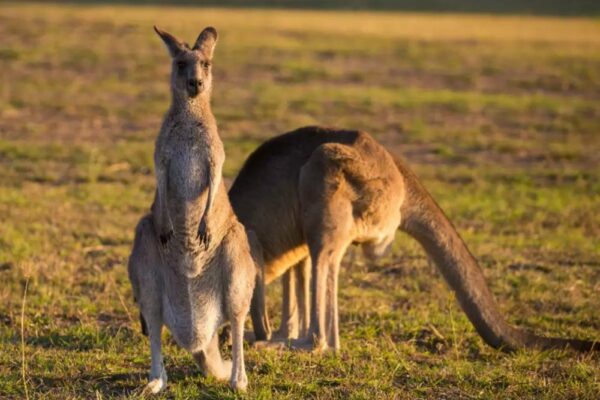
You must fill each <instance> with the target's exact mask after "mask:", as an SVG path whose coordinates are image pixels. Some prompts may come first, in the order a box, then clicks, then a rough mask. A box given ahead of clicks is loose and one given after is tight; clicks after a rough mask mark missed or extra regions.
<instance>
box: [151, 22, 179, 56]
mask: <svg viewBox="0 0 600 400" xmlns="http://www.w3.org/2000/svg"><path fill="white" fill-rule="evenodd" d="M154 30H155V31H156V33H158V36H160V38H161V39H162V40H163V42H165V44H166V45H167V49H168V50H169V53H170V54H171V57H175V56H176V55H178V54H179V53H181V52H182V51H183V50H184V48H185V44H184V43H182V42H180V41H179V40H177V38H176V37H175V36H173V35H171V34H170V33H168V32H165V31H161V30H160V29H158V27H156V25H155V26H154Z"/></svg>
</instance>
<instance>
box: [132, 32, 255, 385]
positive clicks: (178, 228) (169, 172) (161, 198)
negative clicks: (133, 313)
mask: <svg viewBox="0 0 600 400" xmlns="http://www.w3.org/2000/svg"><path fill="white" fill-rule="evenodd" d="M155 30H156V32H157V33H158V34H159V36H160V37H161V38H162V39H163V41H164V42H165V44H166V45H167V48H168V49H169V51H170V53H171V56H172V58H173V72H172V76H171V91H172V100H173V101H172V104H171V107H170V109H169V111H168V112H167V114H166V117H165V120H164V123H163V125H162V129H161V131H160V134H159V137H158V139H157V141H156V152H155V160H156V171H157V191H156V198H155V201H154V204H153V206H152V213H151V215H147V216H145V217H143V218H142V219H141V221H140V222H139V224H138V226H137V228H136V233H135V240H134V245H133V250H132V253H131V256H130V258H129V266H128V270H129V279H130V281H131V285H132V287H133V294H134V296H135V298H136V300H137V302H138V304H139V307H140V312H141V314H140V317H141V321H142V329H143V330H145V331H146V332H147V334H148V336H149V339H150V349H151V356H152V365H151V370H150V383H149V384H148V386H147V387H148V389H149V390H150V391H151V392H153V393H157V392H159V391H160V390H162V389H163V388H164V387H165V385H166V382H167V375H166V372H165V369H164V365H163V362H162V354H161V330H162V325H163V324H164V325H166V326H167V327H168V328H169V329H170V331H171V333H172V335H173V338H174V339H175V341H176V342H177V343H178V344H179V345H180V346H181V347H183V348H185V349H186V350H188V351H190V352H191V353H192V355H193V357H194V359H195V360H196V362H197V363H198V364H199V366H200V368H201V370H202V372H203V373H204V374H210V375H214V376H215V377H216V378H218V379H223V380H226V379H230V383H231V386H232V387H233V388H234V389H238V390H244V389H245V388H246V385H247V378H246V372H245V368H244V356H243V335H244V320H245V318H246V315H247V314H248V310H249V308H250V301H251V298H252V291H253V288H254V282H255V276H256V267H255V264H254V261H253V259H252V256H251V253H250V245H249V243H248V236H247V235H246V232H245V230H244V227H243V226H242V224H240V223H239V222H238V220H237V218H236V216H235V214H234V212H233V209H232V208H231V204H230V203H229V199H228V197H227V192H226V189H225V185H224V184H223V182H222V180H221V165H222V163H223V159H224V154H223V147H222V144H221V141H220V139H219V136H218V134H217V126H216V123H215V119H214V116H213V115H212V113H211V109H210V91H211V65H210V63H211V59H212V54H213V49H214V47H215V43H216V40H217V32H216V31H215V29H214V28H206V29H204V30H203V31H202V33H200V36H199V37H198V40H197V41H196V44H195V45H194V47H193V48H189V47H188V46H187V45H186V44H184V43H181V42H179V41H178V40H177V39H175V37H173V36H172V35H170V34H168V33H166V32H163V31H161V30H159V29H157V28H155ZM208 232H210V236H208ZM202 233H204V237H203V238H201V237H199V236H202ZM226 322H231V327H232V336H233V338H232V339H233V340H232V341H233V350H232V353H233V363H232V362H231V361H224V360H223V359H222V358H221V354H220V352H219V340H218V335H217V334H216V332H217V330H218V329H219V327H220V326H221V325H223V324H224V323H226Z"/></svg>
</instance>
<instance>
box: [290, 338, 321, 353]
mask: <svg viewBox="0 0 600 400" xmlns="http://www.w3.org/2000/svg"><path fill="white" fill-rule="evenodd" d="M289 348H290V349H292V350H297V351H309V352H313V353H324V352H326V351H328V350H330V347H329V346H328V345H327V341H326V340H324V339H323V340H319V339H318V338H317V337H313V336H305V337H302V338H299V339H295V340H291V341H290V344H289Z"/></svg>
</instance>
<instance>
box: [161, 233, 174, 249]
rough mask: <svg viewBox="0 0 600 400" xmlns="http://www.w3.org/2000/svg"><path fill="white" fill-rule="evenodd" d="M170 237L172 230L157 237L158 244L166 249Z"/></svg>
mask: <svg viewBox="0 0 600 400" xmlns="http://www.w3.org/2000/svg"><path fill="white" fill-rule="evenodd" d="M172 236H173V231H172V230H169V231H168V232H163V233H161V234H160V236H159V239H160V244H161V245H162V246H163V248H166V247H167V243H169V241H170V240H171V237H172Z"/></svg>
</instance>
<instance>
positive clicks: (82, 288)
mask: <svg viewBox="0 0 600 400" xmlns="http://www.w3.org/2000/svg"><path fill="white" fill-rule="evenodd" d="M133 3H136V4H134V5H129V6H119V5H115V4H97V3H95V2H87V1H86V2H85V5H75V4H72V3H68V2H66V3H61V4H29V3H23V4H21V3H14V4H5V3H2V4H0V38H1V39H0V71H2V72H1V80H0V282H1V285H0V398H23V397H24V396H25V389H24V382H23V369H22V366H23V362H22V358H21V357H22V353H21V350H22V348H21V322H22V319H21V306H22V300H23V292H24V287H25V284H26V282H28V293H27V300H26V305H25V309H24V316H25V318H24V319H23V333H24V335H23V340H24V359H25V370H24V375H25V383H26V386H27V389H28V395H29V396H30V397H32V398H56V399H64V398H113V397H115V398H128V397H137V396H139V395H140V394H141V390H140V388H141V387H142V386H143V385H144V384H145V383H146V374H147V369H148V367H149V349H148V345H147V340H146V339H145V338H144V337H143V336H142V335H141V334H140V329H139V325H138V322H137V308H136V307H135V305H134V304H133V300H132V296H131V290H130V286H129V282H128V280H127V274H126V268H125V266H126V261H127V256H128V254H129V250H130V247H131V241H132V238H133V229H134V227H135V224H136V222H137V220H138V219H139V218H140V217H141V216H142V215H143V214H144V213H145V212H146V211H147V210H148V208H149V205H150V202H151V200H152V196H153V191H154V176H153V162H152V152H153V147H154V139H155V137H156V135H157V133H158V129H159V126H160V122H161V118H162V115H163V113H164V111H165V110H166V108H167V106H168V102H169V89H168V73H169V68H170V65H169V58H168V55H167V52H166V51H165V49H164V47H163V45H162V43H161V42H160V40H159V39H158V38H157V37H156V35H155V33H154V32H153V30H152V25H154V24H157V25H159V26H160V27H162V28H164V29H166V30H168V31H170V32H172V33H174V34H175V35H177V36H179V37H181V38H185V39H186V40H188V41H190V42H191V41H193V40H194V39H195V38H196V35H197V34H198V33H199V32H200V30H201V29H202V28H203V27H205V26H207V25H214V26H215V27H216V28H217V29H218V30H219V33H220V39H219V44H218V47H217V50H216V55H215V61H214V71H215V74H216V77H215V80H216V81H215V89H214V95H213V98H214V112H215V114H216V117H217V121H218V123H219V129H220V134H221V136H222V138H223V140H224V142H225V145H226V152H227V164H226V169H225V173H226V178H227V179H229V180H231V179H233V178H234V177H235V175H236V173H237V171H238V169H239V168H240V166H241V164H242V163H243V161H244V160H245V158H246V156H247V155H248V154H249V153H250V152H251V151H252V150H253V149H254V148H255V147H256V146H258V145H259V144H260V143H261V142H262V141H263V140H265V139H267V138H269V137H272V136H274V135H275V134H278V133H283V132H286V131H289V130H292V129H294V128H297V127H299V126H303V125H309V124H323V125H330V126H338V127H343V128H354V129H362V130H366V131H368V132H370V133H372V134H373V135H374V136H375V137H376V138H377V139H378V140H380V141H381V142H382V143H383V144H384V145H385V146H386V147H387V148H389V149H390V151H392V152H395V153H396V154H399V155H402V156H404V157H405V158H406V159H408V161H409V162H410V164H411V165H412V166H413V167H414V169H415V170H416V172H417V173H418V175H419V176H420V177H421V178H422V179H423V181H424V182H425V184H426V186H427V187H428V188H429V189H430V190H431V192H432V193H433V195H434V197H435V198H436V199H437V200H438V201H439V203H440V205H441V206H442V208H443V209H444V210H445V211H446V213H447V214H448V215H449V216H450V218H451V220H452V221H453V222H454V223H455V225H456V226H457V228H458V229H459V231H460V232H461V234H462V235H463V237H464V238H465V240H466V242H467V244H468V245H469V247H470V248H471V250H472V251H473V253H474V254H475V255H476V256H477V258H478V259H479V260H480V263H481V266H482V268H484V270H485V274H486V276H487V277H488V281H489V282H490V285H491V287H492V290H493V292H494V293H495V294H496V296H497V297H498V299H499V302H500V303H501V305H502V309H503V311H504V312H506V313H507V314H509V315H510V316H511V317H510V318H509V319H510V320H511V322H514V323H517V324H520V325H523V326H526V327H529V328H531V329H535V330H536V331H538V332H541V333H545V334H552V335H561V336H566V335H570V336H578V337H582V338H590V339H600V314H599V313H598V309H600V295H599V293H600V23H599V20H598V19H597V15H598V6H597V5H596V2H586V1H581V2H557V1H556V2H555V1H549V2H541V1H540V2H538V1H533V2H524V4H523V3H521V2H512V1H509V2H498V4H501V5H498V4H496V3H495V2H487V1H484V2H471V1H466V0H465V1H461V2H458V3H457V4H456V5H454V8H451V7H449V6H447V3H446V2H442V1H428V2H424V3H422V5H421V9H420V10H419V11H423V10H425V11H439V13H432V12H407V11H399V10H393V11H390V10H389V8H394V7H395V8H399V9H400V10H402V9H404V10H413V9H414V7H412V8H411V7H410V4H417V3H416V2H410V1H403V2H399V3H397V4H396V3H395V4H394V7H391V6H389V5H390V4H392V2H389V1H381V2H377V1H376V2H360V1H356V2H350V3H348V4H346V3H345V6H346V8H368V7H372V8H376V9H378V11H376V12H369V11H365V10H360V11H346V10H339V9H336V8H339V7H340V4H342V2H336V1H330V2H326V3H325V5H324V6H323V7H320V8H326V9H324V10H294V9H287V8H286V9H266V8H263V7H262V6H264V5H265V4H263V3H260V2H253V3H251V4H250V5H252V6H256V7H250V8H238V7H233V6H238V5H240V4H241V2H235V1H231V2H228V3H225V4H226V5H229V6H230V7H229V8H220V9H219V8H196V7H192V6H190V5H189V4H188V5H170V6H164V5H163V6H159V5H155V4H151V5H148V4H137V3H144V2H133ZM276 4H277V5H278V6H281V7H294V6H297V5H298V4H299V2H293V1H290V2H286V1H281V2H278V3H276ZM315 4H316V3H315ZM511 4H512V6H511ZM305 5H307V6H312V5H313V3H311V2H309V3H306V4H305ZM402 5H404V6H402ZM428 5H431V7H429V6H428ZM486 5H487V7H488V8H485V7H486ZM434 6H435V7H434ZM436 7H437V8H436ZM511 7H512V8H511ZM453 10H454V11H462V12H464V13H455V12H452V11H453ZM413 11H414V10H413ZM481 12H482V13H484V14H480V13H481ZM492 13H499V14H492ZM564 15H569V17H565V16H564ZM393 250H394V251H393V252H392V254H391V255H390V256H389V257H387V258H384V259H381V260H380V261H378V262H377V263H375V264H372V263H368V262H366V261H365V260H364V259H363V258H362V255H361V254H360V252H359V251H351V252H350V254H349V255H348V257H347V259H346V261H345V263H344V266H343V268H342V272H341V289H340V296H341V297H340V309H341V319H342V322H341V334H342V346H343V350H342V351H341V353H340V354H339V355H337V356H333V355H325V356H314V355H310V354H303V353H291V352H283V353H275V352H264V351H263V352H259V351H256V350H254V349H248V351H247V365H248V373H249V375H248V376H249V380H250V387H249V392H248V394H247V395H246V396H245V397H248V398H307V397H308V398H320V399H334V398H335V399H338V398H339V399H345V398H366V397H369V398H407V399H412V398H494V397H496V398H552V399H561V398H564V399H572V398H582V399H583V398H590V399H591V398H596V396H597V394H598V393H600V358H599V357H598V356H597V355H596V356H591V355H587V356H585V355H583V356H581V355H579V356H578V355H575V354H571V353H568V352H533V351H524V352H519V353H516V354H511V355H506V354H502V353H498V352H496V351H494V350H491V349H489V348H487V347H486V346H485V345H484V344H483V343H482V341H481V340H480V339H479V337H478V336H477V334H476V333H475V332H474V330H473V328H472V327H471V325H470V324H469V323H468V321H467V319H466V318H465V317H464V315H463V314H462V312H461V311H460V309H459V307H458V306H457V304H456V302H455V300H454V297H453V295H452V294H451V292H450V291H449V290H448V289H447V288H446V286H445V284H444V283H443V281H442V279H441V277H440V276H439V275H438V273H437V272H436V271H435V269H434V267H433V266H432V265H430V264H429V262H428V261H427V258H426V257H425V255H424V253H423V252H422V251H421V249H420V248H419V247H418V245H417V244H416V242H414V241H413V240H412V239H410V238H409V237H407V236H404V235H400V234H399V235H398V237H397V240H396V242H395V243H394V249H393ZM269 292H270V301H269V305H270V308H271V314H272V315H274V316H275V317H276V316H278V314H279V308H278V307H279V303H280V299H279V292H280V289H279V285H278V283H275V284H274V285H272V286H271V287H270V288H269ZM275 320H276V318H275ZM165 339H166V340H167V342H169V341H168V335H165ZM165 352H166V366H167V370H168V371H169V372H170V382H169V388H168V391H167V392H166V393H165V394H164V395H163V397H164V398H189V397H191V396H199V397H201V396H205V397H207V398H221V397H235V396H234V395H233V394H232V393H231V392H230V391H229V390H228V389H227V387H226V386H225V385H223V384H220V383H216V382H215V381H213V380H212V379H203V378H201V377H200V376H199V374H198V370H197V368H196V367H195V366H194V365H193V362H192V360H191V357H189V356H188V355H187V354H185V353H184V352H182V351H181V350H179V349H177V347H176V346H175V345H172V344H169V345H167V347H166V350H165Z"/></svg>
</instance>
